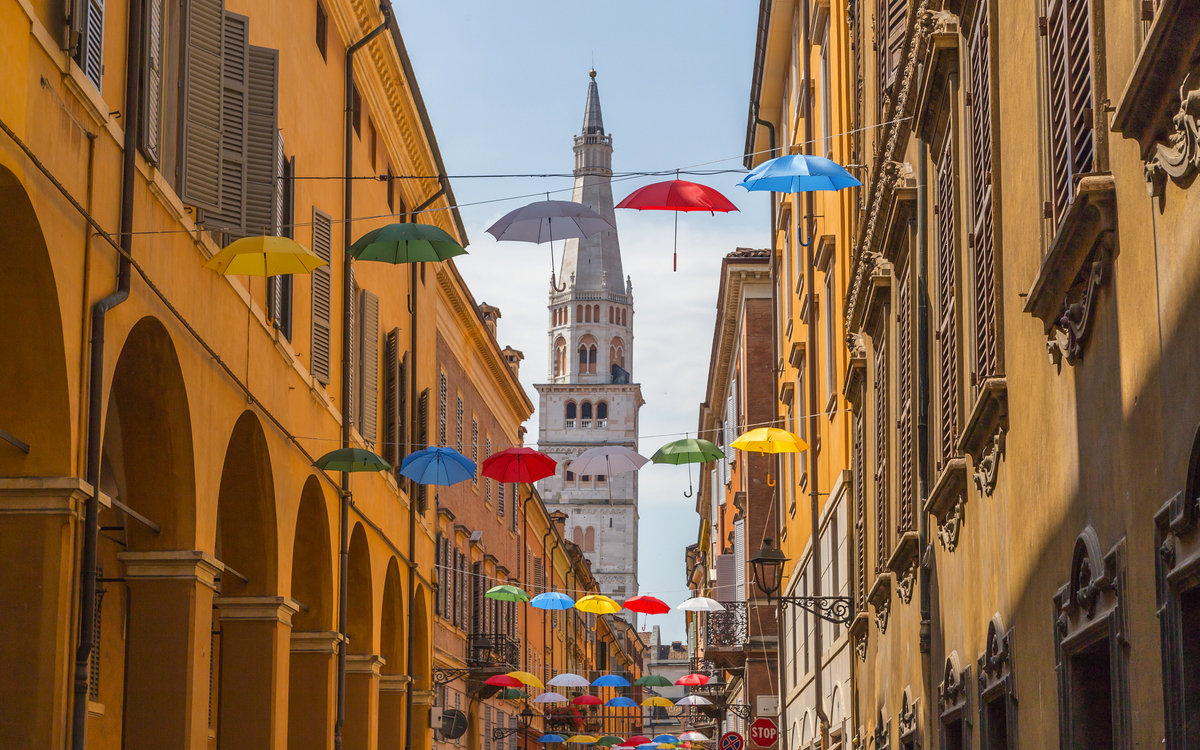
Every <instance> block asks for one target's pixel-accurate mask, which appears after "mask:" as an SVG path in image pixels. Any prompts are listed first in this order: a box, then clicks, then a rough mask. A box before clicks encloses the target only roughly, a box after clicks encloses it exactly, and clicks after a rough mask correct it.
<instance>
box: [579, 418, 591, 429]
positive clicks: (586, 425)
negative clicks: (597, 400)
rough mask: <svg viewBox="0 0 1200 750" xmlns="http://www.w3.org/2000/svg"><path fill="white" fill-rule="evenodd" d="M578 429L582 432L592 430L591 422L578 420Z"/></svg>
mask: <svg viewBox="0 0 1200 750" xmlns="http://www.w3.org/2000/svg"><path fill="white" fill-rule="evenodd" d="M579 427H580V428H581V429H584V430H590V429H592V420H590V419H581V420H579Z"/></svg>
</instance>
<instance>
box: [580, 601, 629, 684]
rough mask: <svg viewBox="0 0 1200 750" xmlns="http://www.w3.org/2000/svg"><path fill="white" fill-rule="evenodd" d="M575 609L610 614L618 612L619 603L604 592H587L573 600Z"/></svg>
mask: <svg viewBox="0 0 1200 750" xmlns="http://www.w3.org/2000/svg"><path fill="white" fill-rule="evenodd" d="M575 609H578V610H580V611H581V612H591V613H592V614H594V615H611V614H612V613H614V612H620V611H621V605H620V604H617V603H616V602H615V601H613V600H612V599H610V598H609V597H607V596H605V595H604V594H588V595H587V596H585V597H582V598H580V600H579V601H577V602H575ZM625 684H626V685H628V684H629V683H625Z"/></svg>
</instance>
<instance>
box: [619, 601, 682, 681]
mask: <svg viewBox="0 0 1200 750" xmlns="http://www.w3.org/2000/svg"><path fill="white" fill-rule="evenodd" d="M625 609H627V610H629V611H630V612H641V613H642V614H644V615H663V614H666V613H667V612H670V611H671V608H670V607H669V606H668V605H667V603H666V602H664V601H663V600H662V599H659V598H657V597H654V596H650V595H648V594H644V595H642V596H635V597H633V598H632V599H626V600H625ZM648 676H650V677H656V676H657V675H648ZM644 679H646V678H645V677H642V678H639V680H638V682H637V683H635V684H637V685H643V684H648V683H643V682H641V680H644Z"/></svg>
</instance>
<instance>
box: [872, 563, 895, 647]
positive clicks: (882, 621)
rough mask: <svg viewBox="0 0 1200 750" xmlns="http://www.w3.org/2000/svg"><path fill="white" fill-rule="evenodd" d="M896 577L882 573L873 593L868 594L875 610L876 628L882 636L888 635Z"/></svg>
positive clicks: (873, 586)
mask: <svg viewBox="0 0 1200 750" xmlns="http://www.w3.org/2000/svg"><path fill="white" fill-rule="evenodd" d="M895 577H896V576H895V575H894V574H892V573H880V574H879V575H878V576H876V577H875V583H874V584H872V585H871V591H870V593H868V594H867V601H868V602H869V603H870V604H871V606H872V607H874V608H875V627H877V628H879V633H880V635H883V634H884V633H887V626H888V615H890V614H891V611H892V582H893V581H894V579H895Z"/></svg>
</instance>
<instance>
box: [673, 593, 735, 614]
mask: <svg viewBox="0 0 1200 750" xmlns="http://www.w3.org/2000/svg"><path fill="white" fill-rule="evenodd" d="M675 609H682V610H683V611H684V612H724V611H725V608H724V607H722V606H721V603H720V602H718V601H716V600H714V599H709V598H707V597H703V596H697V597H693V598H691V599H688V600H686V601H685V602H684V603H683V604H680V605H679V606H678V607H676V608H675Z"/></svg>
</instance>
